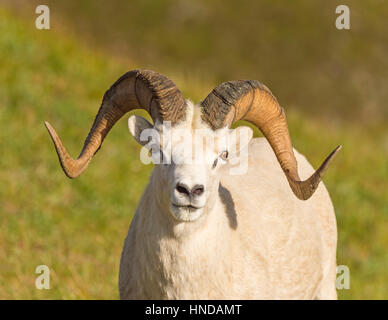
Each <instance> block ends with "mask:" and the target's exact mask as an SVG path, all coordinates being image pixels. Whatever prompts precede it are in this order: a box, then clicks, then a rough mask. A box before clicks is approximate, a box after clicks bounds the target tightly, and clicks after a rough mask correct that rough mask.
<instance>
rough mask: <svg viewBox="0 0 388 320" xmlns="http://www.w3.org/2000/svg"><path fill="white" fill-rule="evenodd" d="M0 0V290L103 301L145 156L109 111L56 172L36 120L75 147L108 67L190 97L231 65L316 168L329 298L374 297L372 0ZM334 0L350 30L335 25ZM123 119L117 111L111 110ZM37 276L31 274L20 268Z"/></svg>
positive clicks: (378, 194) (378, 101)
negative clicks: (326, 199) (102, 135)
mask: <svg viewBox="0 0 388 320" xmlns="http://www.w3.org/2000/svg"><path fill="white" fill-rule="evenodd" d="M39 4H42V3H41V2H40V1H35V0H34V1H22V0H0V127H1V128H0V298H1V299H5V298H8V299H61V298H64V299H94V298H97V299H116V298H118V288H117V287H118V285H117V282H118V270H119V261H120V254H121V248H122V245H123V241H124V239H125V236H126V233H127V230H128V226H129V224H130V221H131V218H132V215H133V212H134V210H135V208H136V205H137V201H138V200H139V198H140V196H141V193H142V191H143V189H144V187H145V185H146V183H147V180H148V176H149V174H150V172H151V170H152V166H145V165H143V164H142V163H141V162H140V160H139V147H138V145H137V144H136V143H135V142H134V141H133V139H132V138H131V137H130V135H129V134H128V129H127V124H126V121H125V120H122V121H120V122H119V123H118V124H117V125H116V126H115V127H114V128H113V130H112V131H111V133H110V135H109V136H108V137H107V139H106V140H105V143H104V145H103V147H102V149H101V151H100V152H99V153H98V154H97V155H96V157H95V159H94V161H93V162H92V164H91V166H90V167H89V170H87V171H86V172H85V173H84V174H83V175H82V176H81V177H80V178H78V179H76V180H69V179H67V178H66V177H65V176H64V174H63V173H62V171H61V169H60V166H59V164H58V160H57V157H56V155H55V152H54V148H53V146H52V142H51V141H50V138H49V136H48V134H47V132H46V129H45V127H44V125H43V121H44V120H49V121H50V122H51V123H52V124H53V125H54V127H55V128H56V129H57V131H58V132H59V134H60V135H61V137H62V138H63V140H64V143H65V145H66V146H67V147H68V149H69V152H70V153H71V154H72V155H73V156H76V155H78V152H79V151H80V149H81V146H82V143H83V139H84V138H85V137H86V135H87V133H88V131H89V128H90V126H91V123H92V121H93V119H94V116H95V114H96V112H97V109H98V107H99V105H100V102H101V99H102V96H103V94H104V92H105V90H106V89H108V88H109V86H110V85H111V84H112V83H113V82H114V81H115V80H116V79H117V78H118V77H119V76H120V75H122V74H123V73H125V72H126V71H128V70H131V69H135V68H148V69H153V70H155V71H159V72H161V73H164V74H166V75H167V76H169V77H170V78H171V79H173V80H174V82H175V83H176V84H177V85H178V86H179V87H180V88H181V90H182V91H183V93H184V94H185V96H187V97H190V98H191V99H192V100H193V101H195V102H199V101H200V100H201V99H203V98H204V97H205V96H206V95H207V94H208V93H209V92H210V91H211V90H212V88H213V87H215V86H216V85H217V84H219V83H220V82H223V81H227V80H234V79H257V80H260V81H262V82H263V83H264V84H266V85H267V86H268V87H269V88H270V89H271V90H272V92H273V93H274V94H275V95H276V96H277V98H278V100H279V102H280V103H281V105H282V106H283V107H284V108H285V109H286V113H287V116H288V120H289V127H290V132H291V136H292V139H293V144H294V146H295V147H296V148H297V149H298V150H299V151H300V152H302V153H303V154H305V155H306V157H307V158H308V159H309V160H310V162H311V163H312V164H313V165H314V166H315V167H317V166H318V165H319V164H320V161H321V160H322V159H323V158H324V157H325V156H326V155H327V154H328V152H330V151H331V150H332V149H333V148H334V147H335V146H336V145H338V144H342V145H343V150H341V153H340V155H339V156H338V158H337V159H336V160H335V162H334V163H333V165H332V166H331V168H330V170H329V172H328V173H327V175H326V178H325V184H326V186H327V188H328V190H329V192H330V194H331V197H332V200H333V203H334V206H335V209H336V214H337V224H338V254H337V257H338V264H344V265H347V266H349V268H350V289H349V290H339V291H338V293H339V298H341V299H388V272H387V271H388V251H387V248H388V188H387V187H388V186H387V179H388V162H387V156H388V130H387V120H388V119H387V118H388V108H387V106H386V104H387V101H388V90H387V80H386V79H387V76H388V59H387V53H388V33H387V16H388V2H387V1H377V0H376V1H374V0H372V1H341V2H340V3H338V2H336V1H307V0H306V1H301V0H298V1H269V0H264V1H246V0H240V1H225V0H223V1H221V0H215V1H211V2H210V1H205V0H201V1H184V0H180V1H172V0H166V1H161V0H152V1H151V0H144V1H118V0H114V1H109V2H108V1H101V0H98V1H91V0H90V1H86V0H84V1H45V2H44V4H47V5H48V6H49V7H50V11H51V29H50V30H37V29H36V28H35V19H36V17H37V14H35V8H36V6H37V5H39ZM339 4H346V5H348V6H349V8H350V12H351V18H350V23H351V29H350V30H337V29H336V28H335V19H336V17H337V15H336V14H335V8H336V6H337V5H339ZM125 118H127V117H125ZM40 264H45V265H47V266H49V267H50V270H51V289H50V290H37V289H36V288H35V279H36V276H37V275H36V274H35V268H36V266H37V265H40Z"/></svg>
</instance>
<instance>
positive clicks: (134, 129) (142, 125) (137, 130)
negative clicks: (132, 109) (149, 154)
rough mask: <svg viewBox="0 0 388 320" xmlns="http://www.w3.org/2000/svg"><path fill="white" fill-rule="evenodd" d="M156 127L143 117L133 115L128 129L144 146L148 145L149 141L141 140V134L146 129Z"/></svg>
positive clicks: (129, 120)
mask: <svg viewBox="0 0 388 320" xmlns="http://www.w3.org/2000/svg"><path fill="white" fill-rule="evenodd" d="M153 127H154V126H153V125H152V123H150V122H148V121H147V120H146V119H144V118H143V117H140V116H137V115H133V116H130V117H129V119H128V129H129V132H130V133H131V135H132V136H133V137H134V138H135V140H136V141H137V142H138V143H139V144H141V145H142V146H144V145H146V144H147V143H148V139H141V133H142V132H143V131H144V130H146V129H152V128H153Z"/></svg>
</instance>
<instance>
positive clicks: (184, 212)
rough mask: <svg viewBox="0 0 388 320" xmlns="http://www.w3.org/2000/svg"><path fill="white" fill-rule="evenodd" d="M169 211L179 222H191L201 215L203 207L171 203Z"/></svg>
mask: <svg viewBox="0 0 388 320" xmlns="http://www.w3.org/2000/svg"><path fill="white" fill-rule="evenodd" d="M170 212H171V214H172V216H173V217H174V218H175V219H176V220H178V221H180V222H191V221H195V220H197V219H198V218H199V217H200V216H202V214H203V207H196V206H193V205H179V204H176V203H171V208H170Z"/></svg>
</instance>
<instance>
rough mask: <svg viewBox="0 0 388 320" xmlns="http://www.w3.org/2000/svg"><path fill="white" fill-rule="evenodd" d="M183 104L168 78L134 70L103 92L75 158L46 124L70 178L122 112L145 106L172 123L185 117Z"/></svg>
mask: <svg viewBox="0 0 388 320" xmlns="http://www.w3.org/2000/svg"><path fill="white" fill-rule="evenodd" d="M185 107H186V102H185V99H184V97H183V95H182V93H181V92H180V91H179V89H178V88H177V86H176V85H175V84H174V83H173V82H172V81H171V80H170V79H168V78H167V77H165V76H163V75H161V74H159V73H156V72H154V71H150V70H133V71H129V72H127V73H126V74H124V75H123V76H121V77H120V78H119V79H118V80H117V81H116V82H115V83H114V84H113V85H112V87H111V88H110V89H109V90H108V91H106V92H105V94H104V98H103V100H102V104H101V107H100V109H99V110H98V113H97V116H96V118H95V120H94V123H93V126H92V128H91V129H90V132H89V135H88V136H87V138H86V140H85V143H84V146H83V149H82V151H81V153H80V155H79V156H78V158H77V159H73V158H71V157H70V155H69V154H68V152H67V151H66V149H65V147H64V146H63V144H62V142H61V140H60V138H59V136H58V135H57V133H56V132H55V130H54V128H53V127H52V126H51V125H50V124H49V123H48V122H45V125H46V128H47V130H48V132H49V134H50V136H51V139H52V141H53V142H54V146H55V149H56V151H57V154H58V158H59V162H60V164H61V166H62V169H63V171H64V172H65V174H66V175H67V176H68V177H69V178H76V177H78V176H79V175H80V174H81V173H82V172H83V171H85V169H86V168H87V166H88V164H89V162H90V161H91V160H92V158H93V156H94V154H95V153H96V152H97V151H98V149H99V148H100V147H101V144H102V142H103V140H104V138H105V137H106V135H107V134H108V132H109V131H110V129H111V128H112V127H113V126H114V124H115V123H116V122H117V121H118V120H119V119H120V118H121V117H122V116H123V115H124V114H125V113H127V112H129V111H131V110H134V109H145V110H147V111H148V113H149V114H150V115H151V117H152V119H153V121H154V123H155V122H156V121H157V120H159V121H171V124H172V125H173V124H175V123H177V122H179V121H181V120H183V119H184V117H185Z"/></svg>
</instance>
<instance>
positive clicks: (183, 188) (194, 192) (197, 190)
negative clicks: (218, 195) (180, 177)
mask: <svg viewBox="0 0 388 320" xmlns="http://www.w3.org/2000/svg"><path fill="white" fill-rule="evenodd" d="M175 189H176V190H177V191H178V192H179V193H180V194H182V195H186V196H190V195H191V196H194V197H198V196H200V195H201V194H202V193H203V192H204V191H205V187H204V186H203V185H202V184H196V185H195V186H194V187H193V188H191V190H190V188H189V187H188V186H187V185H185V184H183V183H178V184H177V185H176V187H175Z"/></svg>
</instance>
